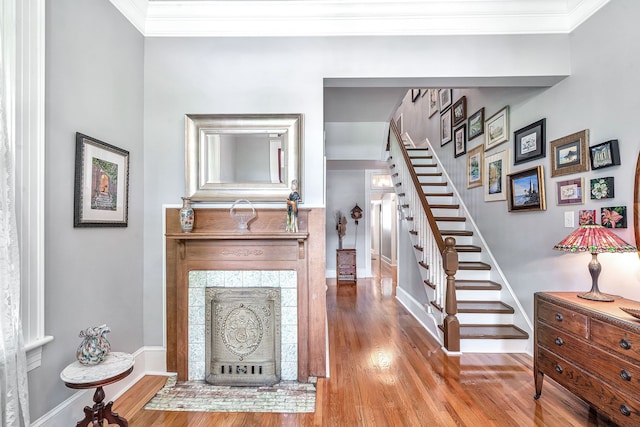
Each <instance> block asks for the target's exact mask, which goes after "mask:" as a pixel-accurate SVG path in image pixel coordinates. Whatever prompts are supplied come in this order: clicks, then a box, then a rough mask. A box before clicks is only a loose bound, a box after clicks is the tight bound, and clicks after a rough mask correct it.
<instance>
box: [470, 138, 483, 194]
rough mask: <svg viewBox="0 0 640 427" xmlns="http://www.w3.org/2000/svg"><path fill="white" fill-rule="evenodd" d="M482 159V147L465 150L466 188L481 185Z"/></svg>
mask: <svg viewBox="0 0 640 427" xmlns="http://www.w3.org/2000/svg"><path fill="white" fill-rule="evenodd" d="M483 161H484V147H483V146H482V145H478V146H477V147H475V148H473V149H471V150H469V151H468V152H467V188H475V187H480V186H482V168H483V166H484V165H483Z"/></svg>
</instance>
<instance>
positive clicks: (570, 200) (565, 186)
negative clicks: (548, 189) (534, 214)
mask: <svg viewBox="0 0 640 427" xmlns="http://www.w3.org/2000/svg"><path fill="white" fill-rule="evenodd" d="M582 182H583V180H582V178H577V179H569V180H567V181H558V182H556V194H557V204H558V205H559V206H560V205H571V204H581V203H584V185H583V183H582Z"/></svg>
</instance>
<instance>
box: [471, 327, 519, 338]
mask: <svg viewBox="0 0 640 427" xmlns="http://www.w3.org/2000/svg"><path fill="white" fill-rule="evenodd" d="M460 338H462V339H528V338H529V334H528V333H526V332H525V331H523V330H522V329H520V328H518V327H517V326H515V325H460Z"/></svg>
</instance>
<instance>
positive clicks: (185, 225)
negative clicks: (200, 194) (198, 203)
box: [180, 197, 195, 233]
mask: <svg viewBox="0 0 640 427" xmlns="http://www.w3.org/2000/svg"><path fill="white" fill-rule="evenodd" d="M194 220H195V214H194V212H193V208H192V207H191V197H183V198H182V209H180V229H181V230H182V232H183V233H191V231H192V230H193V223H194Z"/></svg>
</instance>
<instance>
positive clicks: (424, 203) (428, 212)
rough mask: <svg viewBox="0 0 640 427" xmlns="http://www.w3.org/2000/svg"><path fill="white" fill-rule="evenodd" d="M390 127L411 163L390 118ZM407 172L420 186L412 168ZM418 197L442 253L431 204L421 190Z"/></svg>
mask: <svg viewBox="0 0 640 427" xmlns="http://www.w3.org/2000/svg"><path fill="white" fill-rule="evenodd" d="M389 123H390V125H391V129H392V130H393V133H394V134H395V135H396V141H397V142H398V145H399V147H400V151H401V152H402V156H403V157H404V162H405V164H407V165H410V164H411V158H410V157H409V153H408V152H407V148H406V147H405V146H404V144H402V138H401V137H400V133H399V132H398V128H397V127H396V124H395V123H394V122H393V120H391V121H390V122H389ZM408 169H409V173H410V174H411V180H412V181H413V185H414V187H415V188H416V189H418V188H421V185H420V180H419V179H418V176H417V175H416V171H415V170H414V169H413V168H408ZM418 197H419V198H420V203H421V204H422V209H423V210H424V213H425V215H426V216H427V220H428V221H429V227H431V231H432V232H433V237H434V238H435V241H436V244H437V245H438V250H439V251H440V253H442V252H443V251H444V249H445V245H444V239H443V238H442V234H441V233H440V230H439V229H438V225H437V224H436V220H435V218H434V216H433V213H432V212H431V206H429V202H428V201H427V197H426V196H425V195H424V193H423V192H422V191H418Z"/></svg>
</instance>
